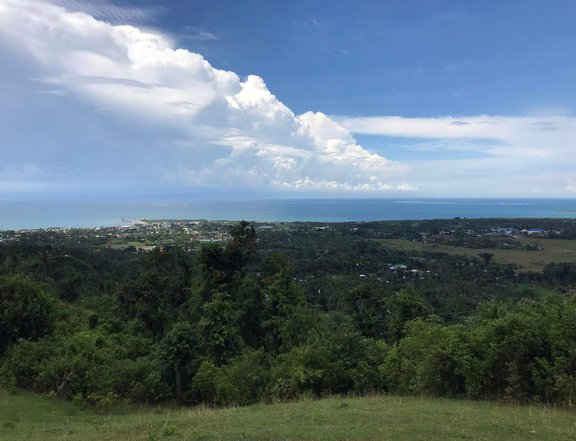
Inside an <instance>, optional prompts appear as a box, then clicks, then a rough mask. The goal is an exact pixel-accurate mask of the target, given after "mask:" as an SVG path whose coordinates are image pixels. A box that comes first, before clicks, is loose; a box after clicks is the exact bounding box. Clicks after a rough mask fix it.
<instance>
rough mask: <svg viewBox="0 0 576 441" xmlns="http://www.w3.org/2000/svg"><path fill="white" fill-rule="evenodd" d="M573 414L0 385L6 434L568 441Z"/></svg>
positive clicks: (415, 402) (395, 401)
mask: <svg viewBox="0 0 576 441" xmlns="http://www.w3.org/2000/svg"><path fill="white" fill-rule="evenodd" d="M575 435H576V427H575V425H574V413H573V412H570V411H566V410H559V409H554V408H545V407H538V406H517V405H509V404H506V405H495V404H493V403H486V402H472V401H462V400H448V399H431V398H410V397H406V398H398V397H391V396H377V397H376V396H374V397H366V398H329V399H323V400H306V399H305V400H301V401H299V402H297V403H278V404H272V405H261V404H259V405H253V406H249V407H236V408H228V409H211V408H207V407H203V406H201V407H193V408H189V407H188V408H168V407H162V408H148V407H140V408H134V407H132V408H127V407H126V406H121V407H119V408H118V407H117V408H114V409H113V411H111V412H105V413H101V412H100V413H99V412H96V411H95V410H94V409H93V408H87V409H80V408H78V406H76V405H74V404H73V403H65V402H55V400H53V399H47V398H40V397H38V396H33V395H28V394H18V395H12V394H7V393H6V392H3V391H1V390H0V439H2V440H5V441H16V440H28V439H31V440H42V441H52V440H54V441H55V440H62V439H66V440H71V441H73V440H79V441H80V440H81V441H103V440H117V439H122V440H126V441H149V440H206V441H210V440H214V441H216V440H230V441H232V440H239V439H241V440H247V441H249V440H280V439H281V440H294V441H296V440H307V441H316V440H318V441H325V440H356V441H365V440H366V441H367V440H373V439H393V440H398V441H403V440H410V441H417V440H422V441H435V440H439V441H440V440H442V441H445V440H462V439H475V440H490V441H499V440H503V441H504V440H505V441H513V440H518V441H525V440H539V441H548V440H549V441H569V440H573V439H574V436H575Z"/></svg>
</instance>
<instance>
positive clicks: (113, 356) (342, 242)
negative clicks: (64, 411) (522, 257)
mask: <svg viewBox="0 0 576 441" xmlns="http://www.w3.org/2000/svg"><path fill="white" fill-rule="evenodd" d="M498 225H499V224H498V222H496V221H495V220H488V219H484V220H482V219H481V220H466V219H454V220H450V221H419V222H408V221H406V222H381V223H360V224H347V223H346V224H329V225H319V224H290V225H283V226H280V227H279V226H274V228H272V226H269V225H267V226H255V225H252V224H250V223H248V222H240V223H238V224H235V225H231V226H226V229H228V231H225V232H224V240H222V241H216V240H213V241H204V242H191V241H186V242H185V241H178V240H172V239H170V240H171V241H172V242H170V244H169V245H166V244H165V245H163V246H154V247H150V248H149V249H148V250H146V251H143V250H141V249H140V250H139V249H137V247H135V246H133V245H129V246H126V247H111V246H106V240H107V239H105V238H103V237H102V235H101V234H99V233H98V231H91V232H90V231H86V230H69V231H61V232H59V231H42V230H39V231H30V232H26V233H22V234H20V233H16V232H12V233H10V234H8V233H6V234H4V236H2V240H1V241H0V384H1V385H2V386H4V387H8V388H24V389H29V390H33V391H37V392H42V393H49V394H52V395H55V396H58V397H60V398H62V399H66V400H74V401H79V402H82V403H91V404H94V405H95V406H98V407H101V408H105V407H107V406H110V405H113V404H114V403H118V402H126V401H131V402H168V401H178V402H182V403H188V404H197V403H207V404H213V405H229V404H235V405H242V404H248V403H252V402H256V401H267V402H269V401H277V400H290V399H295V398H298V397H301V396H324V395H329V394H366V393H370V392H389V393H398V394H426V395H433V396H449V397H466V398H474V399H497V400H513V401H520V402H543V403H555V404H559V405H565V406H574V405H576V327H575V326H574V323H576V297H575V296H574V287H575V286H576V264H575V263H574V260H573V259H572V262H551V263H548V264H546V266H545V267H544V268H543V270H542V271H540V272H532V271H519V267H518V266H516V265H513V264H502V263H499V262H497V261H495V260H494V259H493V258H492V257H493V256H492V254H491V253H486V252H482V253H477V254H474V253H472V254H471V255H466V256H463V255H451V254H447V253H444V252H440V251H438V252H433V251H419V250H412V251H406V250H401V249H395V248H393V247H389V246H387V245H386V242H385V240H386V239H387V238H401V239H403V240H406V241H424V242H426V241H431V240H441V241H442V243H447V244H449V245H454V246H466V247H468V248H470V249H472V250H473V249H475V248H491V247H494V248H495V249H496V248H498V247H500V248H501V247H507V248H518V249H521V248H526V242H523V241H522V240H518V239H517V238H510V237H505V238H503V237H500V236H495V235H493V234H492V233H489V232H490V231H494V229H495V228H496V227H497V226H498ZM506 225H507V227H508V228H509V229H510V230H520V229H526V228H542V229H546V236H542V238H541V239H539V240H540V242H538V244H537V247H536V248H538V249H541V248H546V246H547V241H549V240H552V239H554V240H557V239H562V240H565V241H566V242H567V243H568V242H570V241H571V239H573V238H574V237H576V227H575V224H574V222H572V221H562V220H530V221H526V220H524V221H521V220H508V221H507V223H506ZM223 228H224V227H223V226H222V225H216V224H214V229H217V230H218V231H220V230H222V229H223ZM471 231H474V234H471V233H470V232H471ZM479 232H480V233H481V234H480V233H479ZM146 234H148V235H151V234H152V233H146ZM154 234H155V237H157V236H158V234H159V233H158V232H157V231H156V232H154ZM162 234H164V235H165V236H169V235H166V233H162ZM130 243H132V242H130ZM503 244H504V245H503ZM529 245H530V246H532V242H531V243H530V244H529ZM527 249H529V247H528V248H527Z"/></svg>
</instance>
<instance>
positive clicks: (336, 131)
mask: <svg viewBox="0 0 576 441" xmlns="http://www.w3.org/2000/svg"><path fill="white" fill-rule="evenodd" d="M83 4H84V3H78V2H76V1H74V2H70V1H61V2H59V4H55V3H49V2H44V1H38V0H0V35H2V36H3V39H7V41H9V44H10V46H11V47H12V49H13V50H16V51H17V52H19V53H24V54H27V56H28V57H30V58H31V59H32V60H34V62H35V63H36V69H37V70H38V72H37V75H36V76H38V77H40V78H42V81H43V82H44V83H46V84H48V85H49V91H50V92H49V93H50V94H57V93H58V92H57V91H58V90H62V91H67V92H69V93H71V94H73V95H74V96H77V97H80V98H82V99H83V100H84V101H86V102H89V103H92V104H93V105H94V106H95V107H96V108H106V109H107V111H109V112H112V114H113V115H114V114H115V115H117V116H121V117H126V115H132V118H133V119H132V124H134V125H142V124H145V125H146V126H148V127H150V126H153V127H161V128H163V129H166V128H167V129H169V130H173V131H174V135H173V136H174V138H173V139H167V140H166V142H165V143H163V144H162V145H158V144H157V143H155V144H151V145H142V146H141V148H142V149H143V150H145V151H146V152H147V155H149V156H150V157H152V158H154V157H155V156H154V152H156V153H155V154H156V160H158V162H159V163H160V162H162V164H163V165H162V169H161V170H159V172H162V173H163V175H164V178H165V179H167V180H168V181H170V182H173V183H179V184H181V185H194V186H214V187H222V186H227V187H232V188H239V187H240V188H241V187H254V188H260V189H270V188H273V189H274V188H275V189H279V190H285V189H291V190H299V189H303V188H321V189H327V190H329V189H333V190H336V191H389V190H396V191H398V190H399V191H404V190H409V189H411V188H412V187H411V186H410V185H408V184H405V182H404V181H405V174H406V170H407V169H406V167H405V166H403V165H401V164H399V163H396V162H393V161H390V160H388V159H386V158H384V157H383V156H380V155H378V154H375V153H370V152H369V151H367V150H366V149H364V148H363V147H361V146H360V145H358V144H357V142H356V141H355V140H354V138H353V136H352V135H351V134H350V132H349V131H348V130H347V129H346V128H344V127H343V126H342V125H341V124H339V123H337V122H335V121H333V120H331V119H330V118H329V117H327V116H326V115H324V114H322V113H312V112H308V113H305V114H303V115H300V116H296V115H294V113H293V112H292V111H291V110H290V109H289V108H288V107H286V106H285V105H284V104H283V103H282V102H281V101H279V100H278V99H277V98H276V97H275V96H274V95H273V94H272V93H271V92H270V91H269V90H268V88H267V87H266V84H265V83H264V81H263V80H262V79H261V78H260V77H257V76H254V75H251V76H248V77H247V78H246V79H245V80H241V79H240V78H239V77H238V75H236V74H235V73H233V72H229V71H224V70H219V69H215V68H214V67H212V66H211V65H210V64H209V63H208V61H206V60H205V59H204V58H203V57H202V56H201V55H199V54H197V53H193V52H190V51H188V50H185V49H176V48H174V47H173V43H172V41H171V39H170V38H169V37H168V36H165V35H161V34H160V33H158V32H155V31H147V30H143V29H140V28H138V27H135V26H128V25H121V26H120V25H112V24H110V23H107V22H105V21H102V20H99V19H98V18H95V17H94V15H97V16H101V17H104V18H106V17H114V18H116V19H123V18H125V19H130V18H132V19H134V18H136V19H138V14H139V13H138V11H136V10H127V9H115V7H113V5H111V4H110V3H108V2H99V3H98V4H97V6H98V8H96V9H95V6H94V5H92V6H90V5H89V4H88V3H87V4H86V5H87V6H86V8H83V10H84V11H87V12H89V13H91V14H92V15H89V14H88V13H85V12H71V11H70V10H69V9H73V10H77V9H79V8H80V7H81V6H82V5H83ZM143 18H145V17H143ZM70 111H73V109H70ZM183 137H184V138H185V139H187V142H184V143H183V142H181V139H182V138H183ZM182 145H186V146H188V147H189V148H194V149H195V150H196V151H198V152H199V154H202V152H206V151H207V150H211V151H212V152H219V154H218V156H217V157H216V159H213V160H212V162H211V163H210V164H208V165H206V164H201V165H199V164H200V163H202V161H189V160H188V159H186V160H184V159H178V154H177V152H178V149H181V148H182ZM191 146H193V147H191ZM218 149H220V150H218ZM151 152H152V153H151ZM225 152H226V153H225ZM163 155H165V156H166V157H168V156H170V157H171V158H172V160H171V161H168V160H162V161H159V158H161V157H163ZM186 158H188V156H186ZM183 161H184V162H183Z"/></svg>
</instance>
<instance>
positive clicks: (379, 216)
mask: <svg viewBox="0 0 576 441" xmlns="http://www.w3.org/2000/svg"><path fill="white" fill-rule="evenodd" d="M454 217H466V218H487V217H498V218H531V217H532V218H535V217H540V218H576V199H451V198H446V199H251V200H220V201H190V202H186V203H161V202H72V201H60V202H55V201H50V202H48V201H43V202H31V201H26V202H24V201H22V202H14V201H0V229H3V230H8V229H10V230H18V229H31V228H49V227H81V228H92V227H99V226H119V225H129V224H130V221H131V220H134V219H206V220H242V219H245V220H249V221H260V222H274V221H318V222H345V221H376V220H403V219H449V218H454Z"/></svg>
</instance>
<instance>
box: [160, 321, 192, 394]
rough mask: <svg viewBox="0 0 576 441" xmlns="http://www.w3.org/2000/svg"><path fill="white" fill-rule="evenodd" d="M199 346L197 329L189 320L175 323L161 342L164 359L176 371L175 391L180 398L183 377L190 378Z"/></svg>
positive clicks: (161, 352) (162, 357)
mask: <svg viewBox="0 0 576 441" xmlns="http://www.w3.org/2000/svg"><path fill="white" fill-rule="evenodd" d="M199 347H200V342H199V338H198V335H197V333H196V329H195V328H194V327H193V326H192V325H191V324H190V323H188V322H178V323H175V324H174V325H173V326H172V328H171V329H170V330H169V331H168V332H167V333H166V335H165V336H164V338H163V339H162V342H161V344H160V354H161V359H162V361H163V362H164V363H165V364H167V365H169V366H170V367H171V368H172V369H173V371H174V384H175V392H176V396H177V397H179V398H180V397H181V396H182V377H183V375H184V376H185V377H186V378H185V380H188V379H189V378H188V377H189V374H190V372H191V371H192V369H193V367H194V366H193V365H194V362H195V360H196V358H197V356H198V355H199Z"/></svg>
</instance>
